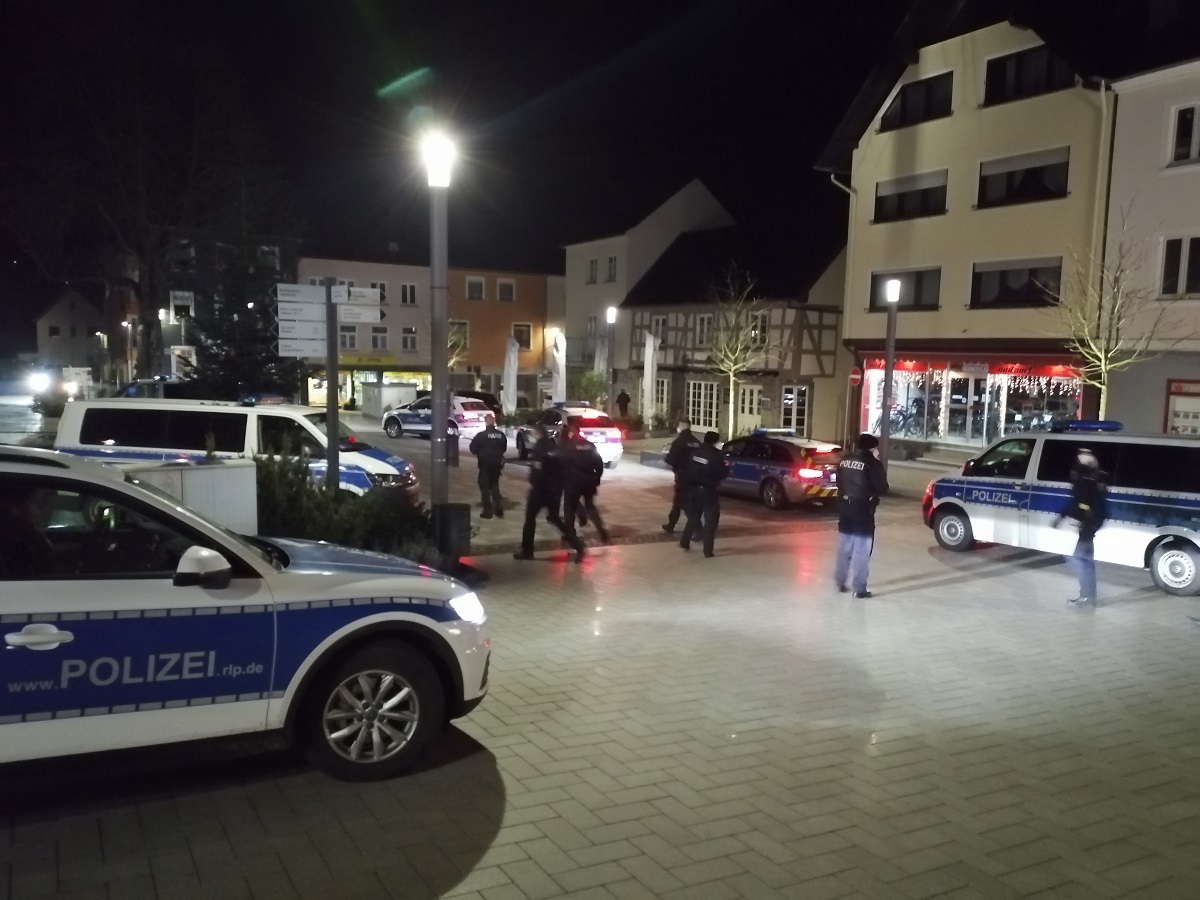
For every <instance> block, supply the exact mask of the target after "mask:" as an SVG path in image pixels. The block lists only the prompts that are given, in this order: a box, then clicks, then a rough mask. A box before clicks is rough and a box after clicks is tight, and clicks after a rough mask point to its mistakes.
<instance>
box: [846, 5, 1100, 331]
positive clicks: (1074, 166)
mask: <svg viewBox="0 0 1200 900" xmlns="http://www.w3.org/2000/svg"><path fill="white" fill-rule="evenodd" d="M1040 43H1041V41H1040V39H1039V38H1038V37H1037V35H1036V34H1035V33H1033V32H1032V31H1028V30H1022V29H1018V28H1015V27H1013V26H1011V25H1008V24H1000V25H996V26H993V27H990V28H986V29H983V30H981V31H978V32H975V33H973V34H968V35H964V36H962V37H957V38H954V39H952V40H949V41H945V42H943V43H940V44H936V45H933V46H931V47H926V48H924V49H922V50H921V51H920V58H919V60H918V61H917V62H916V63H914V64H913V65H912V66H910V67H909V69H908V71H907V72H906V73H905V76H904V78H903V79H902V82H901V84H904V83H907V82H909V81H914V80H918V79H921V78H926V77H930V76H933V75H936V74H940V73H943V72H946V71H949V70H953V72H954V80H953V101H952V109H953V113H952V115H950V116H948V117H945V118H941V119H936V120H933V121H928V122H922V123H920V124H916V125H911V126H908V127H903V128H899V129H896V130H891V131H880V130H879V127H880V117H878V116H877V117H876V119H875V121H874V122H873V123H872V125H871V126H870V128H869V129H868V131H867V133H866V134H865V135H863V137H862V140H861V141H860V144H859V147H858V149H857V150H856V151H855V153H854V159H853V173H854V176H853V187H854V191H855V198H854V200H853V202H852V204H851V222H850V237H849V243H850V248H851V249H850V258H849V265H848V278H847V288H846V302H845V313H846V315H845V325H844V328H845V335H846V338H847V340H849V341H851V342H854V341H859V340H878V341H882V340H883V338H884V335H885V331H886V318H887V317H886V314H884V313H883V312H875V311H869V310H868V302H869V291H870V284H871V274H872V272H890V271H896V270H911V269H919V268H926V267H936V266H940V267H941V270H942V271H941V297H940V307H939V308H938V309H937V310H936V311H916V310H904V311H903V312H902V313H901V315H900V316H899V323H898V331H897V336H898V338H899V339H900V340H901V341H904V340H906V339H935V340H937V339H941V340H954V341H986V340H988V339H992V338H997V337H1009V338H1023V337H1033V336H1038V337H1046V336H1053V335H1054V334H1055V333H1056V331H1057V333H1060V334H1061V332H1062V329H1061V327H1060V326H1059V325H1058V323H1057V320H1056V319H1055V318H1054V317H1053V316H1048V315H1044V314H1039V312H1038V311H1036V310H1032V311H1031V310H1029V309H1003V310H1001V309H997V310H979V309H970V308H969V304H970V297H971V280H972V266H973V264H974V263H976V262H992V261H1003V260H1026V259H1040V258H1045V257H1056V256H1061V257H1062V258H1063V279H1062V280H1063V286H1064V290H1070V284H1071V281H1072V278H1071V275H1070V269H1071V260H1072V255H1073V254H1078V255H1081V256H1084V257H1086V255H1087V253H1088V251H1089V248H1091V247H1093V246H1096V245H1097V242H1098V240H1099V236H1098V233H1097V229H1098V228H1100V227H1101V225H1100V217H1099V215H1098V205H1097V204H1098V200H1100V201H1102V199H1103V193H1102V192H1100V193H1099V196H1098V190H1097V188H1098V183H1097V182H1098V167H1101V166H1104V165H1106V163H1107V161H1106V160H1105V159H1104V158H1103V157H1104V155H1105V154H1106V152H1107V146H1108V139H1107V137H1106V136H1105V134H1106V131H1105V129H1106V125H1105V117H1104V114H1103V110H1102V107H1101V97H1100V94H1099V93H1098V92H1096V91H1092V90H1085V89H1083V88H1068V89H1065V90H1060V91H1057V92H1054V93H1050V94H1045V95H1042V96H1038V97H1032V98H1029V99H1024V100H1016V101H1013V102H1009V103H1003V104H998V105H994V106H989V107H984V106H982V102H983V89H984V79H985V71H986V63H987V60H988V59H989V58H991V57H995V56H1001V55H1005V54H1008V53H1013V52H1016V51H1019V50H1022V49H1026V48H1029V47H1033V46H1037V45H1038V44H1040ZM899 87H900V85H898V86H897V90H898V89H899ZM1110 99H1111V98H1110ZM888 102H889V103H890V99H889V101H888ZM886 108H887V104H885V105H884V109H886ZM882 112H883V110H880V113H881V114H882ZM1059 147H1069V148H1070V167H1069V174H1068V195H1067V196H1066V197H1065V198H1061V199H1054V200H1045V201H1041V202H1034V203H1020V204H1014V205H1010V206H1002V207H997V208H989V209H976V208H975V203H976V198H977V195H978V181H979V167H980V164H981V163H982V162H985V161H988V160H996V159H1001V158H1005V157H1009V156H1017V155H1020V154H1025V153H1031V152H1036V151H1042V150H1051V149H1054V148H1059ZM942 169H946V170H947V171H948V178H947V212H946V213H944V214H942V215H934V216H929V217H925V218H919V219H912V220H907V221H899V222H886V223H879V224H874V223H873V222H872V218H873V215H874V200H875V191H876V185H877V183H878V182H880V181H886V180H889V179H893V178H897V177H900V176H906V175H914V174H920V173H928V172H936V171H939V170H942Z"/></svg>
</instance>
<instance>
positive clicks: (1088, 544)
mask: <svg viewBox="0 0 1200 900" xmlns="http://www.w3.org/2000/svg"><path fill="white" fill-rule="evenodd" d="M1107 517H1108V499H1107V496H1106V492H1105V488H1104V481H1103V473H1102V472H1101V471H1100V461H1099V460H1098V459H1096V456H1095V454H1093V453H1092V451H1091V450H1088V449H1087V448H1086V447H1081V448H1080V449H1079V452H1078V453H1077V454H1076V455H1075V465H1074V466H1072V467H1071V499H1070V500H1068V501H1067V506H1066V509H1064V510H1063V511H1062V513H1061V514H1060V515H1059V517H1058V518H1057V519H1055V520H1054V527H1055V528H1057V527H1058V526H1059V525H1061V524H1062V523H1063V520H1064V519H1074V520H1075V521H1076V522H1078V523H1079V540H1077V541H1076V542H1075V552H1074V553H1073V554H1072V556H1071V565H1072V567H1073V568H1074V569H1075V575H1076V577H1077V578H1078V579H1079V596H1078V597H1075V598H1073V599H1071V600H1069V601H1068V602H1069V603H1073V604H1074V605H1075V606H1078V607H1086V606H1093V607H1094V606H1095V605H1096V545H1095V539H1096V532H1097V531H1099V530H1100V526H1101V525H1103V524H1104V520H1105V519H1106V518H1107Z"/></svg>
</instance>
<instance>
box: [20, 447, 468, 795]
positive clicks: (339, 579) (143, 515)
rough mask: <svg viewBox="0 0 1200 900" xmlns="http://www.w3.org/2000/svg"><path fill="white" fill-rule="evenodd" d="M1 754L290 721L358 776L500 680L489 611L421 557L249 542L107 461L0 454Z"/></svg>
mask: <svg viewBox="0 0 1200 900" xmlns="http://www.w3.org/2000/svg"><path fill="white" fill-rule="evenodd" d="M0 518H2V520H3V523H4V526H3V532H2V533H0V634H2V635H3V641H4V646H3V649H2V650H0V762H12V761H17V760H26V759H35V758H45V757H54V756H65V755H69V754H75V753H86V752H92V751H102V750H113V749H119V748H127V747H136V746H143V745H152V744H159V743H167V742H172V741H185V740H193V739H200V738H210V737H217V736H221V735H229V734H237V733H248V732H259V731H270V730H277V729H286V730H287V731H288V732H289V733H290V735H291V736H292V737H293V738H294V740H295V741H296V743H297V744H298V745H299V746H301V747H302V748H303V749H304V750H305V752H306V753H307V754H308V756H309V758H310V759H311V760H312V762H313V763H314V764H315V765H316V766H318V767H319V768H320V769H322V770H323V771H325V772H327V773H329V774H330V775H333V776H335V777H338V778H343V779H347V780H370V779H377V778H388V777H391V776H393V775H396V774H399V773H400V772H402V771H404V770H405V769H407V768H409V767H410V766H411V765H412V764H413V763H414V762H416V760H417V759H418V758H419V757H420V755H421V753H422V751H423V749H424V748H425V746H426V745H427V744H428V742H429V741H430V739H431V738H433V737H434V735H436V734H437V732H438V731H439V730H441V728H442V726H443V725H444V723H445V722H446V721H447V720H448V719H452V718H456V717H458V716H462V715H465V714H466V713H467V712H469V711H470V710H471V709H473V708H474V707H475V706H476V705H477V704H478V703H479V702H480V701H481V700H482V699H483V697H484V695H485V694H486V692H487V680H488V660H489V652H490V651H489V640H488V624H487V615H486V613H485V612H484V609H483V606H482V604H481V603H480V601H479V599H478V597H476V595H475V594H474V593H472V592H471V591H470V590H469V589H468V588H467V587H465V586H464V585H462V584H461V583H459V582H458V581H456V580H454V579H452V578H449V577H447V576H445V575H442V574H440V573H438V572H435V571H433V570H431V569H428V568H425V567H422V566H418V565H416V564H414V563H411V562H408V561H407V560H403V559H399V558H397V557H392V556H387V555H384V554H379V553H370V552H367V551H361V550H352V549H349V548H344V547H337V546H333V545H328V544H324V543H316V542H311V541H298V540H284V539H269V538H243V537H239V536H238V535H235V534H233V533H231V532H229V531H227V530H225V529H224V528H222V527H220V526H218V525H215V524H212V523H211V522H208V521H207V520H205V519H204V518H202V517H201V516H199V515H197V514H195V513H194V512H192V511H190V510H188V509H186V508H184V507H181V506H180V505H179V504H178V502H177V501H176V500H174V499H173V498H171V497H168V496H167V495H165V494H161V493H159V492H158V491H156V490H154V489H152V488H150V487H148V486H147V485H145V484H143V483H140V482H139V481H138V480H137V479H136V477H134V476H132V475H129V474H126V473H124V472H122V471H120V470H118V469H115V468H113V467H111V466H104V465H100V464H97V463H94V462H91V461H89V460H86V459H81V458H78V457H73V456H70V455H67V454H63V453H57V452H52V451H44V450H32V449H27V448H17V447H0Z"/></svg>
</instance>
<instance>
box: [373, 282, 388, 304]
mask: <svg viewBox="0 0 1200 900" xmlns="http://www.w3.org/2000/svg"><path fill="white" fill-rule="evenodd" d="M371 287H373V288H375V290H377V291H379V302H380V303H387V282H386V281H372V282H371Z"/></svg>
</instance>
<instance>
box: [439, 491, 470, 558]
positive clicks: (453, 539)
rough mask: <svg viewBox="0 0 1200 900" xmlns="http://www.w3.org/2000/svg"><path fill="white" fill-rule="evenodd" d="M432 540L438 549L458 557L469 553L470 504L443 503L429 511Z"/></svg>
mask: <svg viewBox="0 0 1200 900" xmlns="http://www.w3.org/2000/svg"><path fill="white" fill-rule="evenodd" d="M431 519H432V524H433V541H434V544H435V545H436V546H437V548H438V550H440V551H441V552H442V553H445V554H446V555H447V556H452V557H454V558H455V559H458V558H460V557H463V556H470V555H471V505H470V504H469V503H444V504H440V505H438V506H435V507H434V508H433V510H432V511H431Z"/></svg>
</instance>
